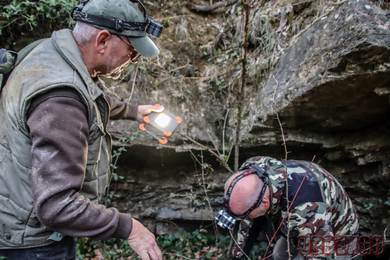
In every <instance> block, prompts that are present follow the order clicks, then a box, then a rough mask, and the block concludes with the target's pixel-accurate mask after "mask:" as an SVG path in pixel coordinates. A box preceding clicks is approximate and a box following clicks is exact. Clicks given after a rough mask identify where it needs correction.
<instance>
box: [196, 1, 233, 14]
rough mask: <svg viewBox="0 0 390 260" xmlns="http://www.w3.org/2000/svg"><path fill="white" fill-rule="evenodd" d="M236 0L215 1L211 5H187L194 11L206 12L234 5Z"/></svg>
mask: <svg viewBox="0 0 390 260" xmlns="http://www.w3.org/2000/svg"><path fill="white" fill-rule="evenodd" d="M237 2H238V0H227V1H223V2H218V3H215V4H213V5H193V6H189V9H190V10H191V11H195V12H200V13H208V12H212V11H214V10H215V9H218V8H222V7H227V6H230V5H234V4H235V3H237Z"/></svg>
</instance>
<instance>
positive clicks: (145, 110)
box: [137, 105, 164, 123]
mask: <svg viewBox="0 0 390 260" xmlns="http://www.w3.org/2000/svg"><path fill="white" fill-rule="evenodd" d="M163 110H164V107H163V106H152V105H141V106H138V113H137V122H138V123H143V122H144V116H146V115H149V114H150V113H152V112H162V111H163Z"/></svg>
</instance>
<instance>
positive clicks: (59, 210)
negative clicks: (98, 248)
mask: <svg viewBox="0 0 390 260" xmlns="http://www.w3.org/2000/svg"><path fill="white" fill-rule="evenodd" d="M27 125H28V126H29V128H30V137H31V140H32V150H31V155H32V172H31V185H32V189H33V198H34V208H35V210H36V213H37V215H38V218H39V220H40V221H41V222H42V223H43V224H44V225H46V226H47V227H49V228H51V229H52V230H54V231H57V232H59V233H62V234H63V235H66V236H73V237H92V238H95V239H108V238H111V237H113V238H122V239H127V238H128V236H129V234H130V232H131V228H132V218H131V216H130V215H128V214H123V213H119V212H118V210H117V209H115V208H106V207H104V206H102V205H95V204H94V203H92V202H91V201H90V200H89V199H87V198H85V197H83V196H82V195H80V194H79V193H78V191H79V190H80V189H81V187H82V185H83V180H84V173H85V168H86V160H87V149H88V142H87V140H88V122H87V109H86V107H85V105H84V104H83V103H81V102H80V101H79V100H77V99H75V98H72V97H63V96H62V97H61V96H58V95H55V91H52V92H49V93H46V94H44V95H41V96H39V97H37V98H35V99H34V100H33V102H32V105H31V106H30V110H29V114H28V120H27Z"/></svg>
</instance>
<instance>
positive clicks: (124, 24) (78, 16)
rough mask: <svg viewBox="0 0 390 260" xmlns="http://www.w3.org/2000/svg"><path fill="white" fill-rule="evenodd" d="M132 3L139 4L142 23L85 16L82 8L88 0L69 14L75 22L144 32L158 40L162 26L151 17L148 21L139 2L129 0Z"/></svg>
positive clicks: (92, 15) (137, 0)
mask: <svg viewBox="0 0 390 260" xmlns="http://www.w3.org/2000/svg"><path fill="white" fill-rule="evenodd" d="M129 1H131V2H133V3H139V4H140V5H141V6H142V9H143V10H144V18H145V19H144V22H130V21H124V20H122V19H114V18H108V17H102V16H98V15H94V14H87V13H84V12H82V10H83V8H84V6H85V5H86V4H87V3H88V2H89V0H84V1H83V2H82V3H81V4H79V5H77V6H75V7H74V8H73V11H72V13H71V16H72V18H73V19H74V20H75V21H81V22H85V23H89V24H94V25H98V26H102V27H105V28H110V29H114V30H116V31H119V32H121V31H124V30H128V31H141V32H143V31H145V32H146V33H148V34H150V35H152V36H153V37H156V38H159V37H160V35H161V32H162V30H163V28H164V27H163V26H162V25H161V24H159V23H157V22H155V21H154V19H153V17H152V19H150V18H149V17H148V14H147V12H146V9H145V7H144V5H143V4H142V3H141V1H139V0H129Z"/></svg>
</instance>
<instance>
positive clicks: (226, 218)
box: [214, 209, 236, 229]
mask: <svg viewBox="0 0 390 260" xmlns="http://www.w3.org/2000/svg"><path fill="white" fill-rule="evenodd" d="M214 219H215V220H216V221H217V224H218V226H220V227H221V228H228V229H232V228H233V227H234V224H235V223H236V219H235V218H234V217H233V216H231V215H230V214H229V213H227V212H226V211H225V210H223V209H221V210H220V211H219V212H218V214H217V215H216V216H215V217H214Z"/></svg>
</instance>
